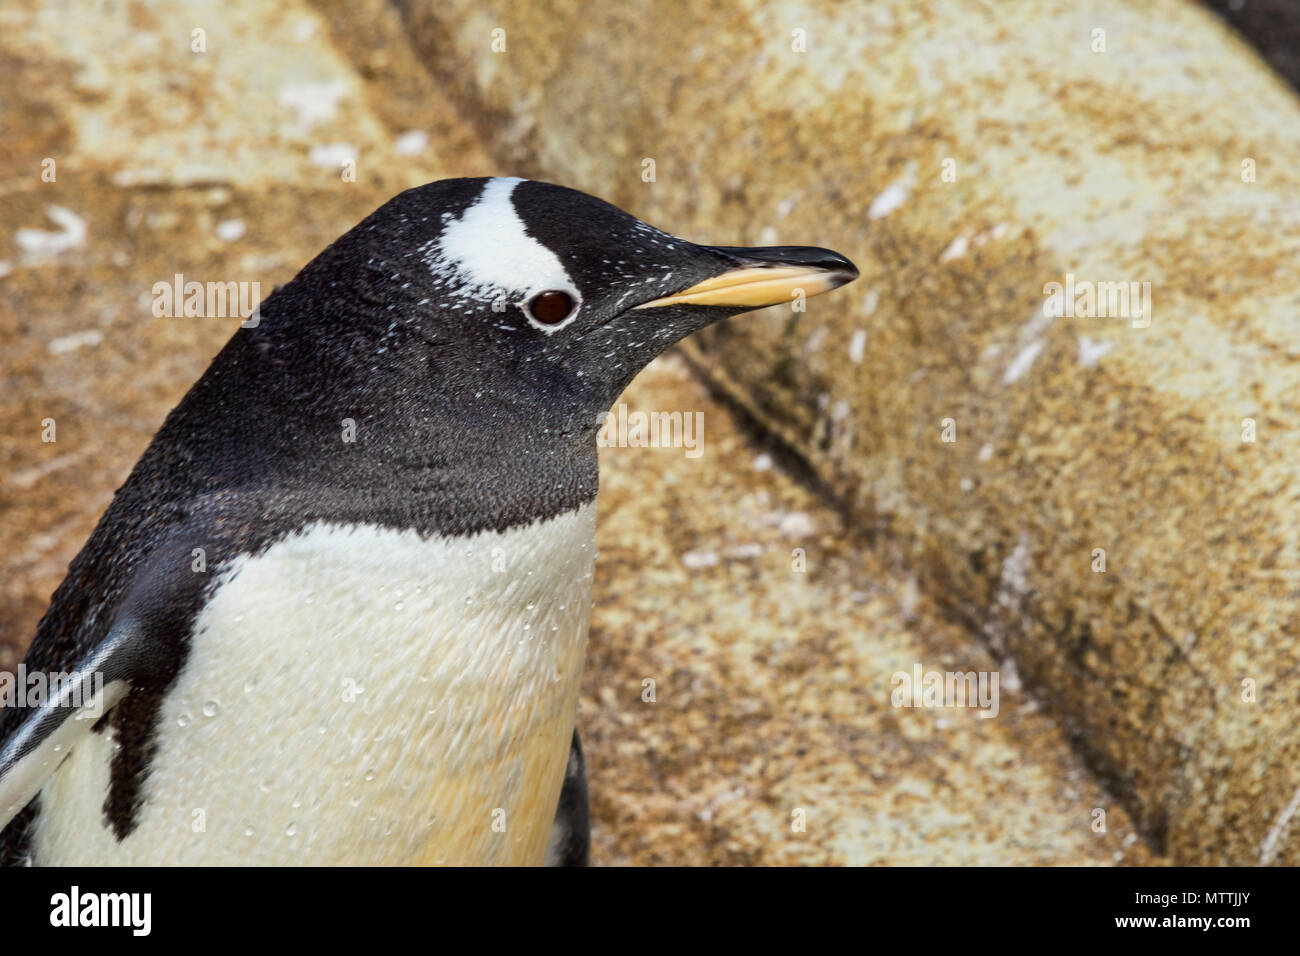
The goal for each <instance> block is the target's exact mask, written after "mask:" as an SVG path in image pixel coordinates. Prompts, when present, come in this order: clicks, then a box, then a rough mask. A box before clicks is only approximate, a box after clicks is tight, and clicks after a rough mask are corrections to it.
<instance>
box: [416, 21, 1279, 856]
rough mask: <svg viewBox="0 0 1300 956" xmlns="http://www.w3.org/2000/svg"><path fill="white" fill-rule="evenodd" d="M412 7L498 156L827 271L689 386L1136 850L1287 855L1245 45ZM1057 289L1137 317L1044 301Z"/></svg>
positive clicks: (1274, 491)
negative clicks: (731, 403)
mask: <svg viewBox="0 0 1300 956" xmlns="http://www.w3.org/2000/svg"><path fill="white" fill-rule="evenodd" d="M408 7H409V9H408V13H407V20H408V22H409V23H410V25H411V29H412V31H413V33H414V35H415V38H416V42H417V43H418V44H419V46H420V48H421V49H422V50H423V51H424V52H425V54H426V56H425V60H426V62H427V63H428V64H429V66H430V67H431V68H432V69H434V70H435V71H436V72H437V74H438V76H439V77H440V78H441V79H442V81H443V82H444V83H445V84H446V85H447V87H448V88H449V89H450V90H451V92H452V93H453V94H454V95H455V96H456V97H457V98H459V99H462V100H463V101H465V102H468V103H473V104H477V106H478V112H479V115H481V116H482V117H484V121H483V122H482V123H481V125H480V129H481V130H482V131H483V132H484V134H485V136H486V137H488V139H489V140H490V141H491V143H492V145H493V148H494V149H495V150H496V151H497V153H498V155H501V156H504V157H512V158H514V159H516V160H517V161H518V163H519V165H520V166H521V167H522V168H524V169H526V170H527V171H529V172H531V173H534V174H537V175H542V176H546V177H549V178H552V179H556V180H561V181H564V182H566V183H567V184H570V185H573V186H576V187H579V188H583V189H587V190H589V191H593V192H597V193H599V194H602V195H605V196H606V197H607V198H609V199H611V200H612V201H614V202H616V203H618V204H620V205H622V206H624V207H625V208H629V209H631V210H633V211H635V212H636V213H638V214H639V215H642V216H643V217H644V218H647V219H649V220H650V221H652V222H655V223H656V224H658V225H661V226H663V227H666V228H668V229H670V230H673V231H678V232H680V233H682V234H684V235H688V236H690V237H691V238H706V239H716V240H718V241H725V242H728V243H804V242H810V243H822V244H827V245H831V246H833V247H835V248H837V249H839V250H840V251H842V252H845V253H847V254H849V255H850V256H851V257H852V258H854V259H855V260H856V261H857V262H858V263H859V264H860V266H861V267H862V270H863V278H862V280H861V281H860V282H859V283H858V284H857V285H855V286H852V287H850V288H849V290H848V291H847V292H846V293H840V294H837V295H834V296H829V297H827V298H825V299H819V300H816V301H814V302H811V303H809V306H808V312H807V313H806V314H803V315H792V314H791V312H790V311H789V310H771V311H770V312H769V313H768V314H766V315H763V316H760V317H752V318H750V319H747V320H743V321H736V322H732V323H729V324H727V325H726V326H724V327H722V328H719V329H717V330H716V331H714V333H713V334H711V335H709V336H707V337H706V338H703V339H701V340H700V342H699V343H698V344H696V345H695V346H694V348H693V349H692V354H693V355H694V356H695V357H696V359H697V360H698V361H699V364H700V366H701V368H702V369H704V371H705V372H706V374H708V375H710V376H712V377H713V378H714V379H715V380H716V381H717V382H719V383H720V384H721V385H722V386H723V387H724V388H726V389H727V390H729V392H730V393H731V394H732V395H733V396H734V397H735V398H736V399H737V400H738V401H739V402H740V403H742V404H743V405H744V406H745V407H746V408H747V409H748V410H749V411H750V412H751V413H752V414H753V415H755V416H756V417H757V418H758V419H759V420H760V421H761V422H763V423H764V424H765V425H766V426H767V427H768V428H770V429H771V430H773V431H774V432H776V433H777V434H779V435H781V436H782V437H783V438H784V439H785V440H786V441H787V442H788V443H789V444H790V445H791V446H792V447H793V448H795V449H797V450H798V451H799V452H800V453H801V454H802V455H803V456H804V457H805V458H806V459H807V460H808V461H809V462H810V463H811V464H812V466H813V468H814V469H815V470H816V472H817V474H818V475H820V476H821V477H822V478H823V479H824V480H825V481H826V482H827V484H828V485H829V487H830V488H831V489H832V491H833V493H834V494H835V495H836V496H837V497H838V499H839V500H840V501H841V502H843V503H844V504H845V506H846V507H848V508H849V509H850V510H851V512H852V513H853V514H854V515H856V517H857V520H858V522H859V523H860V524H861V526H863V527H865V528H868V529H872V530H874V531H878V532H881V535H880V539H879V540H880V542H881V544H882V547H883V548H884V549H885V550H887V551H888V550H889V549H893V550H894V552H895V553H896V554H897V556H898V558H899V559H900V560H901V561H903V562H905V563H906V564H907V565H908V566H910V567H912V568H914V569H915V570H916V573H917V575H918V577H919V579H920V581H921V582H922V585H923V588H924V590H925V591H926V592H927V593H928V594H930V595H932V596H933V597H934V598H935V599H936V600H938V601H940V602H942V603H943V604H944V605H945V606H946V607H947V608H948V610H949V611H951V612H955V613H957V614H958V615H960V617H961V618H962V619H963V620H965V621H966V622H967V623H968V625H969V626H970V627H971V628H973V629H974V630H975V631H976V632H977V633H980V634H982V635H983V636H984V637H985V638H986V640H987V643H988V645H989V646H990V648H991V649H992V650H993V651H994V652H995V653H997V654H999V655H1002V656H1005V657H1006V658H1008V659H1011V660H1014V661H1016V662H1017V663H1018V664H1019V666H1020V669H1021V672H1022V674H1023V675H1024V677H1025V678H1026V679H1027V681H1028V682H1029V683H1030V685H1031V686H1032V687H1034V688H1036V689H1037V691H1038V692H1039V694H1040V695H1041V697H1042V698H1043V699H1044V700H1046V701H1048V702H1050V704H1051V705H1052V706H1053V708H1055V710H1056V712H1057V713H1058V714H1059V715H1061V717H1062V718H1063V719H1064V721H1065V723H1066V725H1067V727H1068V728H1069V731H1070V733H1071V735H1072V736H1073V737H1074V739H1075V740H1076V742H1077V743H1078V745H1079V746H1080V747H1081V748H1082V749H1083V752H1085V753H1086V754H1087V756H1088V758H1089V760H1090V761H1091V763H1092V764H1093V765H1094V766H1096V767H1097V768H1098V769H1099V770H1101V771H1102V772H1103V774H1104V775H1105V777H1106V779H1107V780H1108V781H1109V782H1110V783H1111V785H1112V786H1114V787H1115V788H1116V790H1117V791H1118V792H1120V793H1121V794H1122V795H1123V798H1124V799H1125V800H1126V802H1127V803H1128V804H1129V805H1130V806H1131V807H1133V808H1134V809H1135V811H1136V812H1137V814H1138V815H1139V818H1140V821H1141V824H1142V826H1143V828H1144V830H1145V832H1146V833H1147V834H1148V835H1149V836H1150V837H1151V839H1152V840H1153V842H1154V844H1155V845H1156V846H1157V847H1159V848H1167V849H1168V852H1169V853H1170V854H1171V855H1172V856H1173V857H1174V858H1175V859H1177V860H1180V861H1183V862H1201V863H1227V862H1231V863H1255V862H1260V861H1264V862H1269V861H1276V862H1285V863H1292V864H1295V863H1300V827H1292V826H1291V825H1290V822H1289V821H1290V814H1291V813H1292V812H1293V811H1294V809H1295V807H1296V805H1297V802H1300V801H1297V800H1296V799H1295V798H1296V795H1297V785H1300V770H1297V767H1298V766H1300V761H1298V760H1297V758H1298V757H1300V724H1297V722H1296V720H1295V713H1296V709H1297V705H1298V704H1300V679H1298V677H1297V669H1296V659H1297V655H1296V638H1297V636H1298V633H1300V611H1298V610H1297V598H1300V560H1298V558H1300V554H1298V552H1300V521H1298V519H1297V506H1298V505H1300V479H1298V478H1297V474H1296V463H1297V461H1300V440H1298V438H1297V432H1296V422H1297V421H1300V337H1298V336H1300V319H1298V318H1297V311H1298V309H1297V306H1298V305H1300V289H1298V287H1297V272H1298V269H1297V266H1296V264H1295V263H1296V258H1295V254H1294V253H1295V249H1296V246H1297V243H1298V242H1300V205H1298V204H1297V200H1296V196H1297V195H1300V164H1298V163H1297V161H1296V160H1297V158H1300V151H1298V147H1300V110H1298V109H1297V103H1296V101H1295V99H1294V96H1293V95H1292V93H1291V92H1290V91H1289V90H1288V89H1286V88H1285V87H1284V86H1283V84H1282V83H1281V82H1280V81H1279V80H1278V79H1277V78H1275V77H1274V76H1273V75H1272V74H1271V73H1270V72H1268V71H1267V70H1266V69H1265V68H1264V67H1263V66H1262V64H1261V63H1260V62H1259V61H1258V60H1256V59H1255V57H1254V55H1253V54H1252V53H1251V52H1250V51H1248V50H1247V49H1245V48H1244V47H1243V46H1242V45H1241V44H1240V43H1239V42H1238V41H1237V40H1236V39H1235V38H1233V37H1232V36H1230V35H1229V34H1228V33H1227V32H1226V30H1225V29H1224V28H1223V27H1222V26H1221V25H1220V24H1219V23H1218V21H1216V20H1215V19H1214V18H1213V17H1212V16H1211V15H1210V14H1208V13H1206V12H1205V11H1203V10H1201V9H1200V8H1198V7H1196V6H1194V5H1192V4H1190V3H1182V2H1175V0H1162V2H1154V3H1149V4H1143V5H1138V6H1134V5H1132V4H1127V3H1122V2H1119V0H1111V2H1101V3H1093V4H1088V5H1086V8H1085V6H1084V5H1080V4H1077V3H1068V2H1055V3H1051V2H1043V3H1035V4H1001V5H993V6H990V5H989V4H986V3H980V2H975V0H969V2H960V0H958V2H945V3H942V4H941V3H914V2H911V0H907V2H902V0H899V2H877V3H871V4H862V5H843V4H834V3H830V2H815V0H810V2H799V3H788V4H779V5H772V4H765V3H761V2H758V0H750V2H739V3H733V4H719V5H702V4H680V5H675V6H674V8H673V9H672V10H671V11H668V10H665V9H664V8H663V6H662V5H659V4H654V3H651V2H649V0H633V2H628V3H620V4H616V5H615V4H608V5H605V4H602V5H599V6H596V7H591V6H587V5H584V6H583V7H582V11H581V14H576V13H575V14H574V15H572V16H565V15H557V14H556V12H555V11H554V10H552V9H550V8H545V9H544V8H541V7H538V6H536V5H533V4H525V3H514V4H509V3H505V4H497V5H494V6H493V7H492V8H491V9H490V10H489V9H488V8H485V7H483V6H482V5H481V4H477V3H471V2H468V0H439V2H438V3H431V2H423V0H420V2H412V3H410V4H409V5H408ZM493 30H503V31H504V36H505V38H506V49H505V50H504V51H503V52H494V51H493V49H492V46H491V44H492V39H493ZM1097 31H1103V32H1102V33H1098V32H1097ZM498 36H499V34H498ZM1103 41H1104V50H1102V49H1101V48H1100V44H1101V43H1102V42H1103ZM800 44H802V50H803V51H804V52H800ZM647 160H653V161H654V170H655V173H656V180H655V181H654V182H646V181H644V180H643V172H644V171H645V170H646V169H647V168H648V167H647ZM948 161H951V166H948V165H947V163H948ZM1251 165H1253V168H1254V177H1253V178H1254V181H1247V179H1248V178H1249V177H1246V176H1244V172H1245V171H1246V170H1247V168H1248V166H1251ZM946 169H950V170H951V171H952V172H953V174H954V175H953V176H951V177H948V178H945V175H944V173H945V170H946ZM1067 275H1073V276H1074V277H1075V278H1076V279H1077V280H1087V281H1089V282H1125V283H1128V282H1135V283H1144V282H1149V283H1150V290H1151V293H1150V294H1151V305H1152V307H1151V309H1150V311H1149V312H1148V313H1147V314H1146V315H1144V316H1142V317H1136V316H1133V315H1129V316H1126V317H1121V318H1100V317H1060V318H1051V317H1049V316H1047V315H1046V314H1045V295H1044V290H1045V288H1046V286H1047V284H1048V283H1051V282H1061V283H1064V282H1066V281H1067ZM1139 288H1141V286H1139ZM1147 319H1149V320H1150V321H1149V325H1148V323H1147ZM1248 419H1249V420H1250V421H1249V422H1247V421H1246V420H1248ZM945 420H951V422H952V427H953V428H954V429H955V435H956V441H954V442H945V441H943V440H942V438H943V430H944V423H945ZM1252 426H1253V427H1254V429H1255V430H1256V440H1255V441H1253V442H1248V441H1243V434H1244V433H1245V431H1246V430H1247V429H1249V428H1251V427H1252ZM1095 549H1104V551H1105V560H1106V565H1105V567H1106V570H1105V572H1104V573H1101V572H1098V571H1095V570H1094V562H1095V561H1096V558H1095V557H1094V554H1095ZM1252 687H1253V694H1252V693H1251V692H1250V688H1252Z"/></svg>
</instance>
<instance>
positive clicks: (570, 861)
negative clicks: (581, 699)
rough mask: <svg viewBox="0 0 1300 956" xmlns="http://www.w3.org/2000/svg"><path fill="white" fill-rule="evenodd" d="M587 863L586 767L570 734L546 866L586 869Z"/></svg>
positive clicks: (589, 817) (589, 823) (588, 811)
mask: <svg viewBox="0 0 1300 956" xmlns="http://www.w3.org/2000/svg"><path fill="white" fill-rule="evenodd" d="M590 862H591V813H590V809H589V806H588V802H587V765H586V763H585V762H584V761H583V759H582V743H581V742H580V741H579V740H578V731H577V729H576V728H575V729H574V731H573V743H572V745H570V747H569V764H568V766H567V767H566V768H565V770H564V787H563V788H562V789H561V790H560V803H559V806H558V807H556V809H555V822H554V823H552V824H551V840H550V843H548V844H547V847H546V865H547V866H587V865H588V864H590Z"/></svg>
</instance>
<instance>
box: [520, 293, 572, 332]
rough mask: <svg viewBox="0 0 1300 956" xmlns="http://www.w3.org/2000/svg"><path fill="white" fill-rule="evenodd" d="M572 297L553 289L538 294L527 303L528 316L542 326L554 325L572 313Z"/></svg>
mask: <svg viewBox="0 0 1300 956" xmlns="http://www.w3.org/2000/svg"><path fill="white" fill-rule="evenodd" d="M573 306H574V302H573V296H571V295H569V293H567V292H560V291H559V290H556V289H553V290H551V291H550V292H539V293H537V295H535V296H533V297H532V299H530V300H529V302H528V314H529V315H531V316H532V317H533V318H534V319H536V320H537V321H538V322H540V323H541V324H542V325H556V324H558V323H560V322H563V321H564V320H565V319H567V318H568V317H569V316H570V315H571V314H572V313H573Z"/></svg>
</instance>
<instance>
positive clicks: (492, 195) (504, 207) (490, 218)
mask: <svg viewBox="0 0 1300 956" xmlns="http://www.w3.org/2000/svg"><path fill="white" fill-rule="evenodd" d="M521 182H523V180H522V179H518V178H515V177H510V178H498V179H489V180H488V181H487V184H486V185H485V186H484V187H483V193H482V195H481V196H479V199H478V202H476V203H474V205H472V206H470V207H469V208H468V209H466V210H465V212H464V213H463V214H462V215H461V217H460V218H459V219H450V220H449V221H448V222H447V223H446V225H445V226H444V227H443V232H442V235H441V236H440V237H439V238H438V239H436V240H433V241H432V242H431V243H430V244H429V246H428V247H427V248H426V249H422V250H421V252H422V253H424V261H425V262H426V263H428V266H429V269H430V271H432V272H433V274H434V275H435V276H437V277H438V278H439V279H440V280H442V281H441V284H443V285H444V286H445V288H446V291H447V294H448V296H449V297H451V298H453V299H475V300H478V301H480V302H487V303H491V302H497V301H502V300H504V302H505V303H506V304H509V305H523V304H524V303H526V302H528V301H529V300H530V299H531V298H532V297H533V296H535V295H537V293H539V292H546V291H549V290H552V289H555V290H560V291H563V292H567V293H569V295H570V296H572V297H573V300H574V301H575V302H577V303H579V307H580V306H581V301H582V296H581V294H580V293H579V292H578V287H577V286H576V285H574V283H573V280H572V279H571V278H569V274H568V273H567V272H566V271H565V270H564V266H563V265H561V263H560V260H559V259H558V258H556V255H555V253H553V252H552V251H551V250H550V249H548V248H546V246H544V245H542V244H541V243H540V242H538V241H537V240H536V239H534V238H533V237H532V236H530V235H528V233H527V232H525V230H524V223H523V220H522V219H520V218H519V213H518V212H517V211H516V210H515V204H514V202H513V201H512V200H511V198H510V197H511V194H512V193H513V192H514V190H515V187H516V186H518V185H519V184H520V183H521ZM578 312H579V308H575V309H574V310H573V313H572V314H571V315H570V316H569V318H568V319H566V320H565V321H564V322H560V323H557V324H555V325H543V324H542V323H540V322H536V321H534V320H533V319H532V317H531V316H529V317H528V321H529V323H530V324H531V325H532V326H533V327H534V328H536V329H538V330H540V331H542V332H545V333H546V334H547V335H550V334H552V333H554V332H557V331H559V330H560V329H562V328H564V327H565V326H566V325H568V324H569V323H570V322H572V321H573V319H574V318H575V317H576V316H577V314H578ZM524 313H525V315H528V311H527V310H526V309H525V310H524Z"/></svg>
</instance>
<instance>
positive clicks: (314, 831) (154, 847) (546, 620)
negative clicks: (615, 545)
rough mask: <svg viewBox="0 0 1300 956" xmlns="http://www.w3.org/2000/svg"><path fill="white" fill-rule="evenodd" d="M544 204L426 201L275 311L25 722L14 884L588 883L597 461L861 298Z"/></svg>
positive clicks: (567, 198) (17, 710) (122, 524)
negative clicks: (442, 877)
mask: <svg viewBox="0 0 1300 956" xmlns="http://www.w3.org/2000/svg"><path fill="white" fill-rule="evenodd" d="M857 274H858V273H857V269H856V268H855V267H854V265H853V264H852V263H851V262H850V261H849V260H848V259H846V258H845V257H844V256H841V255H839V254H838V253H835V252H831V251H829V250H827V249H822V248H815V247H801V246H783V247H769V248H743V247H726V246H706V245H696V244H693V243H691V242H688V241H686V240H684V239H680V238H677V237H675V236H673V235H670V234H668V233H665V232H661V231H659V230H658V229H655V228H653V227H652V226H649V225H647V224H645V223H644V222H641V221H640V220H638V219H636V218H635V217H633V216H631V215H629V214H627V213H625V212H623V211H622V210H620V209H618V208H616V207H615V206H612V205H610V204H608V203H606V202H604V201H602V200H600V199H597V198H595V197H592V196H589V195H586V194H584V193H581V192H577V191H574V190H572V189H568V188H565V187H562V186H558V185H552V184H549V183H543V182H536V181H529V180H522V179H518V178H487V179H482V178H479V179H449V180H442V181H438V182H433V183H429V184H427V185H424V186H419V187H416V188H414V189H410V190H407V191H406V192H403V193H401V194H399V195H398V196H396V197H395V198H393V199H392V200H390V201H389V202H387V203H386V204H384V205H383V206H381V207H380V208H379V209H378V210H376V211H375V212H374V213H372V214H371V215H370V216H369V217H367V218H366V219H365V220H363V221H362V222H361V223H360V224H358V225H357V226H356V227H354V228H353V229H352V230H350V231H349V232H347V233H345V234H344V235H343V236H342V237H341V238H339V239H338V240H336V241H335V242H334V243H333V244H331V245H330V246H329V247H328V248H326V249H325V250H324V251H323V252H322V253H320V254H319V255H318V256H317V257H316V258H315V259H313V260H312V261H311V262H310V263H308V264H307V265H306V266H305V267H304V268H303V269H302V270H301V271H300V272H299V273H298V274H297V275H296V276H295V277H294V278H293V279H292V280H291V281H289V282H288V283H286V284H285V285H283V286H281V287H278V288H277V289H276V290H275V291H274V292H273V293H272V294H271V295H270V296H268V297H267V298H266V299H265V300H264V301H263V302H262V304H261V306H260V309H259V313H258V321H257V322H245V323H244V324H243V325H242V326H241V327H240V328H239V329H238V330H237V331H236V332H235V333H234V335H233V336H232V337H231V339H230V340H229V341H228V343H227V344H226V345H225V347H224V348H223V349H222V350H221V351H220V352H219V353H218V355H217V356H216V358H215V359H214V360H213V361H212V363H211V365H210V366H209V367H208V369H207V370H206V372H205V373H204V374H203V375H202V377H201V378H200V379H199V380H198V382H197V383H196V384H195V385H194V386H193V387H192V388H191V389H190V391H189V392H188V393H187V394H186V395H185V397H184V398H183V399H182V400H181V402H180V404H179V405H177V406H176V408H175V409H173V410H172V412H171V413H170V414H169V415H168V416H167V418H166V420H165V421H164V423H163V425H162V427H161V428H160V429H159V431H158V432H157V434H156V435H155V436H154V438H153V440H152V442H151V443H150V445H149V447H148V448H147V450H146V451H145V452H144V455H143V457H141V459H140V460H139V462H138V463H137V465H136V466H135V468H134V470H133V471H132V472H131V474H130V476H129V477H128V479H127V480H126V482H125V484H123V485H122V487H121V488H119V489H118V491H117V492H116V493H115V495H114V497H113V500H112V503H111V504H110V506H109V507H108V509H107V511H106V512H105V513H104V515H103V517H102V518H101V520H100V521H99V523H98V525H97V526H96V528H95V529H94V531H93V533H92V534H91V536H90V538H89V540H88V541H87V543H86V544H85V546H84V547H83V548H82V550H81V551H80V553H78V555H77V556H76V557H75V558H74V559H73V561H72V563H71V565H70V566H69V569H68V573H67V577H66V578H65V579H64V581H63V582H62V584H61V585H60V586H59V587H58V589H57V590H56V591H55V592H54V595H53V597H52V599H51V603H50V606H49V609H48V610H47V612H46V614H45V615H44V617H43V618H42V620H41V621H40V623H39V625H38V628H37V633H36V635H35V638H34V640H33V642H32V644H31V647H30V649H29V651H28V652H27V655H26V658H25V660H24V668H23V669H24V670H25V672H26V674H27V675H29V678H30V675H33V674H38V675H42V676H43V677H45V678H47V681H46V686H47V688H48V693H46V694H45V695H44V698H43V699H41V700H37V701H31V700H28V701H26V702H25V706H16V705H14V706H6V707H4V708H3V709H0V827H3V830H0V859H2V860H3V861H4V862H7V863H20V864H36V865H66V864H73V865H101V864H102V865H125V866H134V865H340V864H362V865H422V864H452V865H489V864H501V865H534V864H539V863H542V862H549V863H557V864H570V863H583V862H586V860H587V857H588V853H589V849H588V848H589V835H588V825H587V812H588V811H587V787H586V778H585V772H584V769H583V762H582V750H581V745H580V742H579V740H578V737H577V731H576V727H575V717H576V710H577V698H578V689H579V677H580V675H581V671H582V665H583V659H584V655H585V648H586V642H587V627H588V614H589V611H590V607H591V587H592V571H593V566H594V560H595V554H596V550H595V543H594V535H595V523H596V509H595V505H596V496H597V452H596V435H597V431H598V428H599V425H600V423H601V422H602V421H603V420H604V414H605V413H606V411H607V410H608V409H609V408H610V407H611V405H613V403H614V402H615V400H616V399H617V398H618V396H619V394H620V393H621V392H622V391H623V389H624V388H625V387H626V386H627V385H628V383H629V382H630V381H631V380H632V378H633V376H635V375H636V374H637V372H638V371H640V370H641V369H642V368H643V367H644V366H645V365H647V364H648V363H649V362H650V361H651V360H652V359H654V358H655V357H656V356H657V355H659V354H660V353H662V352H663V351H664V350H665V349H667V348H668V347H669V346H671V345H672V344H674V343H675V342H677V341H679V340H681V339H682V338H684V337H685V336H687V335H690V334H691V333H692V332H695V331H696V330H698V329H701V328H703V327H705V326H707V325H709V324H711V323H713V322H716V321H717V320H718V319H720V318H723V317H726V316H730V315H734V314H737V313H740V312H745V311H749V310H752V309H756V308H761V307H764V306H769V305H774V304H777V303H782V302H790V301H791V300H792V297H794V296H797V295H799V294H801V293H802V294H803V295H806V296H811V295H817V294H819V293H822V292H827V291H829V290H831V289H834V288H836V287H838V286H841V285H843V284H844V283H846V282H849V281H851V280H852V279H854V278H856V276H857Z"/></svg>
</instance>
